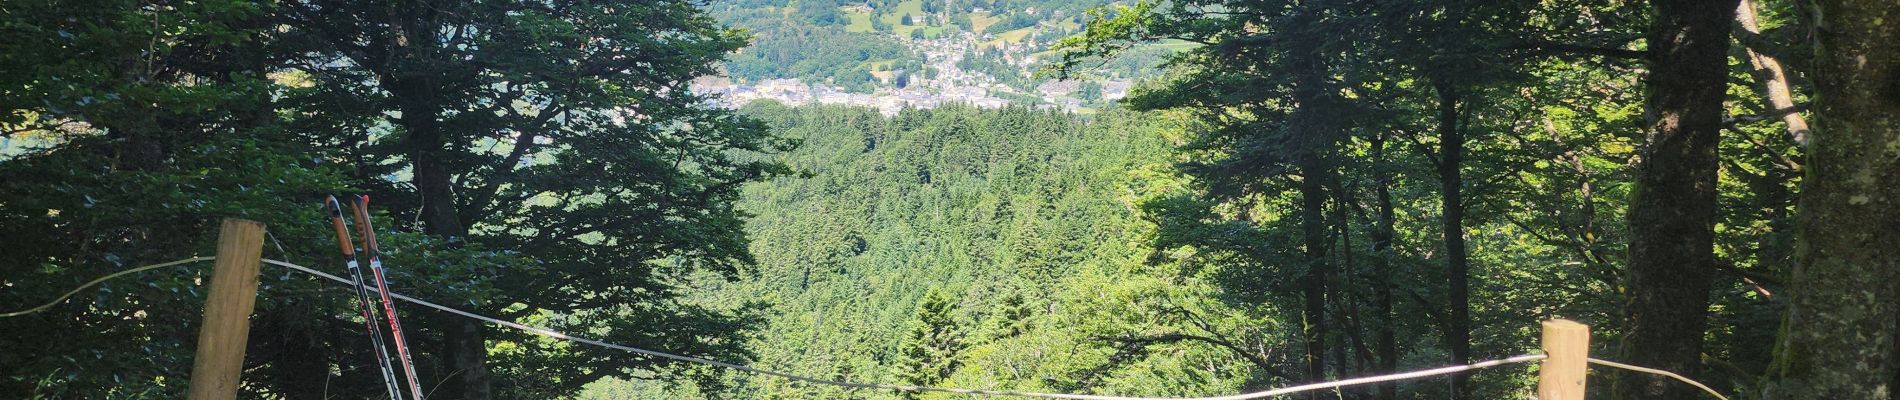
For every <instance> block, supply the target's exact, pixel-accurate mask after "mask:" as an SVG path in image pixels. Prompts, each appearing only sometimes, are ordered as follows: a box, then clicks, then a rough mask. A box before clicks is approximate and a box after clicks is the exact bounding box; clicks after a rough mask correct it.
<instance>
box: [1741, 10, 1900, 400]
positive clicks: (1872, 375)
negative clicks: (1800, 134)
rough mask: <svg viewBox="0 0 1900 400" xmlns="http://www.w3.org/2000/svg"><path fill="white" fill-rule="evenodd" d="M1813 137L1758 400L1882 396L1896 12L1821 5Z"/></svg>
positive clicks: (1892, 200)
mask: <svg viewBox="0 0 1900 400" xmlns="http://www.w3.org/2000/svg"><path fill="white" fill-rule="evenodd" d="M1814 6H1815V9H1816V14H1817V15H1818V16H1819V19H1818V23H1817V29H1816V37H1815V41H1816V54H1815V55H1816V57H1815V59H1814V60H1815V63H1814V77H1815V90H1816V91H1817V92H1818V93H1819V96H1818V97H1817V98H1816V101H1815V108H1814V115H1815V118H1814V122H1815V131H1816V132H1815V133H1816V135H1814V137H1813V141H1812V143H1811V145H1810V146H1809V151H1810V152H1809V153H1808V163H1807V176H1806V178H1805V179H1804V180H1803V182H1802V185H1803V188H1802V193H1801V200H1800V206H1799V211H1798V212H1797V214H1798V215H1797V220H1796V221H1795V223H1796V228H1795V230H1796V235H1797V244H1796V248H1795V261H1796V264H1795V271H1794V275H1793V277H1792V280H1791V282H1790V283H1789V287H1788V295H1787V298H1788V315H1787V320H1786V321H1785V322H1784V324H1783V325H1782V336H1781V338H1780V343H1779V345H1777V346H1776V347H1775V348H1776V355H1775V364H1774V365H1775V367H1774V371H1773V372H1772V378H1771V379H1770V384H1769V385H1768V387H1767V390H1766V391H1765V393H1766V396H1764V397H1765V398H1767V399H1887V398H1893V396H1894V389H1893V388H1894V386H1892V385H1893V384H1894V382H1893V380H1894V377H1895V375H1894V374H1895V373H1896V369H1897V368H1896V365H1895V364H1896V363H1895V362H1894V359H1895V357H1896V355H1895V350H1896V349H1895V342H1894V337H1893V335H1894V334H1895V332H1896V331H1900V326H1896V313H1900V290H1897V288H1900V286H1897V285H1900V113H1896V112H1895V111H1896V110H1900V21H1896V20H1887V19H1893V18H1900V3H1895V2H1893V1H1892V0H1821V1H1817V2H1815V5H1814Z"/></svg>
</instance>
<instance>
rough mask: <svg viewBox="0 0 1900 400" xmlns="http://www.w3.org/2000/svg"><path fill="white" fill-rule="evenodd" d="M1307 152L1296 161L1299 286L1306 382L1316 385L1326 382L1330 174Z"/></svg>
mask: <svg viewBox="0 0 1900 400" xmlns="http://www.w3.org/2000/svg"><path fill="white" fill-rule="evenodd" d="M1311 153H1312V152H1311V151H1309V152H1308V155H1304V156H1301V160H1300V161H1299V162H1300V176H1301V178H1300V205H1301V209H1300V228H1301V229H1302V231H1303V233H1304V236H1305V245H1306V275H1305V276H1303V277H1302V278H1301V280H1300V282H1301V283H1300V286H1301V289H1302V290H1303V292H1304V294H1305V296H1306V299H1305V302H1306V309H1305V313H1304V317H1305V319H1306V323H1305V329H1304V333H1305V335H1306V379H1307V380H1308V381H1314V382H1318V381H1322V380H1325V379H1326V280H1327V279H1328V275H1329V272H1331V271H1330V269H1331V268H1330V266H1328V265H1327V264H1328V263H1327V262H1326V247H1327V245H1328V244H1329V242H1331V240H1330V239H1329V238H1328V237H1327V235H1326V215H1325V208H1326V189H1325V183H1324V180H1325V177H1326V176H1327V174H1329V173H1330V171H1327V170H1326V167H1324V166H1323V163H1321V162H1320V161H1318V158H1319V156H1318V155H1316V154H1311Z"/></svg>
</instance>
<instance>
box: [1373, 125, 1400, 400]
mask: <svg viewBox="0 0 1900 400" xmlns="http://www.w3.org/2000/svg"><path fill="white" fill-rule="evenodd" d="M1385 139H1386V137H1385V134H1384V133H1381V134H1379V135H1376V136H1374V138H1373V140H1372V158H1373V166H1372V176H1373V180H1374V182H1373V193H1374V195H1375V196H1377V197H1376V199H1375V201H1376V202H1377V206H1378V210H1377V212H1378V214H1379V216H1378V221H1377V223H1376V225H1375V226H1374V227H1373V228H1372V235H1371V236H1372V254H1373V257H1372V273H1373V275H1374V276H1373V282H1372V304H1373V308H1374V310H1373V312H1374V313H1377V318H1378V319H1379V328H1378V329H1379V331H1378V339H1377V344H1375V346H1378V349H1377V350H1376V351H1375V353H1377V354H1378V359H1379V370H1378V373H1380V374H1390V373H1393V372H1394V371H1397V370H1398V367H1399V350H1398V341H1397V337H1396V336H1397V335H1395V334H1394V333H1393V330H1394V328H1396V327H1397V325H1396V321H1395V318H1393V315H1392V274H1393V271H1392V254H1391V253H1392V237H1393V236H1397V235H1396V233H1397V232H1396V231H1395V230H1394V228H1393V226H1394V224H1393V221H1394V220H1395V219H1394V214H1393V212H1392V188H1391V184H1392V177H1391V172H1390V171H1388V170H1387V166H1386V161H1385ZM1396 398H1398V383H1395V382H1386V383H1381V384H1379V399H1380V400H1393V399H1396Z"/></svg>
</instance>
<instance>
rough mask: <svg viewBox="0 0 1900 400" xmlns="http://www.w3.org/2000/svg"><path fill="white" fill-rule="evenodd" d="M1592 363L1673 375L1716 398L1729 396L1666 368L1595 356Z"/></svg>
mask: <svg viewBox="0 0 1900 400" xmlns="http://www.w3.org/2000/svg"><path fill="white" fill-rule="evenodd" d="M1590 363H1591V364H1596V365H1602V366H1607V367H1615V368H1622V369H1627V370H1631V371H1636V372H1648V373H1652V374H1656V375H1662V376H1667V377H1671V378H1676V380H1679V381H1682V382H1683V383H1687V384H1689V385H1692V386H1695V387H1697V388H1701V389H1702V391H1704V392H1709V395H1711V396H1715V398H1718V399H1722V400H1728V396H1723V395H1722V394H1721V393H1717V392H1716V391H1715V389H1710V388H1709V387H1708V386H1706V385H1703V384H1702V382H1696V381H1695V380H1693V379H1689V378H1688V377H1684V376H1682V375H1676V373H1674V372H1669V371H1664V370H1660V369H1655V368H1645V367H1638V366H1634V365H1629V364H1624V363H1619V362H1615V361H1610V360H1599V359H1595V358H1592V359H1590Z"/></svg>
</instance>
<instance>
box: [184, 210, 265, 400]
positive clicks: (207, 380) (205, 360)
mask: <svg viewBox="0 0 1900 400" xmlns="http://www.w3.org/2000/svg"><path fill="white" fill-rule="evenodd" d="M263 255H264V223H262V222H257V221H250V220H242V219H234V218H226V219H225V220H224V222H223V224H222V226H220V227H219V228H218V260H217V263H216V268H215V269H213V270H212V272H211V285H210V287H211V290H210V294H209V295H207V297H206V298H205V318H204V324H203V325H202V326H200V327H199V328H198V354H197V356H196V357H195V358H193V359H192V363H191V397H190V399H191V400H230V399H236V398H237V390H238V384H239V382H240V381H239V380H238V372H239V370H241V369H243V367H244V346H245V341H246V340H247V339H249V336H250V334H251V308H252V307H253V306H256V305H257V266H258V263H259V262H260V261H259V260H260V258H261V257H263Z"/></svg>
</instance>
